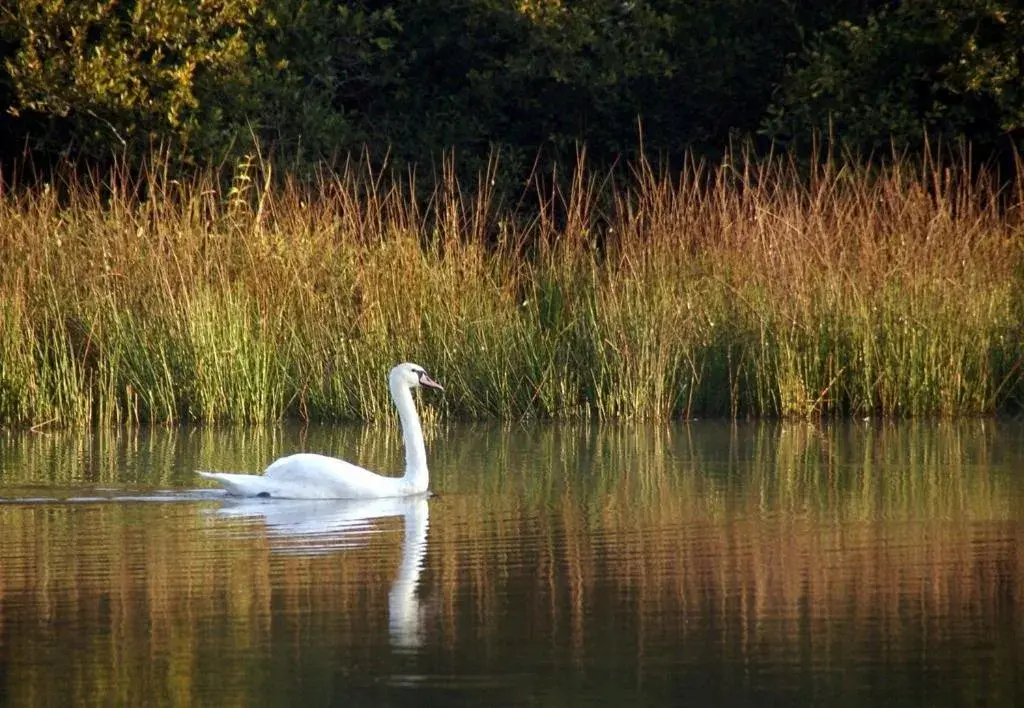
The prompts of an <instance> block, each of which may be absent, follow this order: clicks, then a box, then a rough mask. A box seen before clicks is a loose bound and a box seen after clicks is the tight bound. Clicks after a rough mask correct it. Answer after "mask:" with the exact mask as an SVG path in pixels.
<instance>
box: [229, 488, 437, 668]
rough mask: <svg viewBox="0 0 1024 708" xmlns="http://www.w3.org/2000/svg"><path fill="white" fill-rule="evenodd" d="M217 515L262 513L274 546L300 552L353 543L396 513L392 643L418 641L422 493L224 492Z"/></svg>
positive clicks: (362, 541) (425, 510) (425, 509)
mask: <svg viewBox="0 0 1024 708" xmlns="http://www.w3.org/2000/svg"><path fill="white" fill-rule="evenodd" d="M217 513H218V515H222V516H230V517H241V518H246V517H248V518H261V519H262V520H263V522H264V523H265V524H266V530H267V537H268V539H269V540H270V544H271V548H272V549H273V550H274V551H275V552H283V553H297V554H303V555H309V554H323V553H330V552H332V551H337V550H341V549H345V548H356V547H359V546H364V545H366V543H367V538H368V536H370V535H372V534H374V533H378V532H379V530H378V528H377V521H378V520H379V519H383V518H387V517H391V516H401V517H402V519H403V521H404V526H405V532H404V535H403V537H402V560H401V563H400V564H399V566H398V573H397V575H396V576H395V580H394V582H393V583H392V584H391V591H390V592H389V593H388V616H389V621H388V627H389V631H390V635H391V644H392V645H393V646H395V647H399V648H416V647H419V646H420V645H421V644H422V640H423V636H422V610H421V607H420V600H419V598H418V597H417V596H416V589H417V586H418V585H419V578H420V571H421V570H422V569H423V558H424V556H426V552H427V527H428V521H429V505H428V503H427V497H426V495H420V496H415V497H397V498H394V499H367V500H269V499H251V498H249V499H232V498H226V499H225V500H224V505H223V506H222V507H221V508H220V509H218V511H217Z"/></svg>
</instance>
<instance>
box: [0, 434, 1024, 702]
mask: <svg viewBox="0 0 1024 708" xmlns="http://www.w3.org/2000/svg"><path fill="white" fill-rule="evenodd" d="M322 432H323V437H322V438H316V437H315V436H314V440H312V441H309V440H307V443H310V444H324V445H327V446H330V445H332V444H334V443H332V440H335V438H332V434H331V433H330V431H322ZM391 433H392V431H378V432H377V433H373V432H369V433H366V432H364V433H360V435H359V436H358V437H359V440H358V443H359V445H358V447H359V451H360V452H361V453H362V454H364V455H365V457H366V458H367V459H369V460H373V461H381V462H386V461H389V460H390V461H393V462H396V461H398V460H399V459H400V449H399V447H400V445H399V441H398V440H397V439H395V438H396V436H394V435H392V434H391ZM345 435H347V433H343V434H342V436H343V437H344V436H345ZM284 437H285V438H286V439H287V440H293V438H292V437H291V436H290V434H285V435H284ZM172 439H173V440H174V441H175V442H174V443H173V444H170V443H167V442H166V441H165V443H159V442H158V441H156V440H154V441H151V442H149V443H147V444H150V445H152V446H153V449H154V450H166V451H172V450H173V451H174V454H175V455H179V456H181V457H182V458H183V459H186V460H188V461H189V462H188V463H189V464H190V463H191V461H192V460H193V459H194V458H197V457H198V458H205V457H206V456H207V455H208V454H209V455H212V454H213V453H207V452H206V451H205V450H204V449H203V446H204V445H206V444H208V443H209V442H211V441H212V442H217V441H218V440H219V438H218V437H217V436H216V435H213V437H212V438H211V439H210V440H208V439H207V436H206V434H205V433H204V434H199V435H197V436H191V437H190V436H188V435H184V434H182V433H179V434H178V436H177V437H175V435H173V434H169V436H168V440H172ZM12 440H16V439H13V438H12ZM71 440H73V441H74V442H73V443H72V447H74V449H80V446H81V444H82V443H81V441H80V440H78V439H74V438H72V439H71ZM247 440H249V439H248V438H247ZM256 440H257V442H252V443H251V444H252V445H254V446H256V447H260V446H262V445H266V444H267V443H266V441H262V442H260V441H259V439H258V438H257V439H256ZM1018 440H1019V430H1017V429H1010V430H1005V429H1000V428H999V427H993V423H991V422H970V423H959V424H944V425H941V426H927V425H894V426H882V427H874V426H841V427H835V428H830V427H825V428H818V427H808V426H802V425H795V426H767V425H758V426H752V427H734V426H730V425H718V424H708V425H706V426H703V427H701V426H692V427H673V428H660V427H639V426H638V427H610V428H606V427H599V426H593V427H586V426H557V427H536V428H533V427H531V428H525V429H510V428H475V429H468V430H459V429H453V430H449V431H447V432H442V433H439V434H438V439H437V441H436V443H435V445H434V448H433V450H432V462H433V465H434V469H435V470H436V471H437V478H436V482H437V486H438V488H439V489H441V490H442V492H443V494H442V495H441V496H440V497H439V498H437V499H434V500H432V501H431V502H430V533H429V538H428V549H427V555H426V561H425V571H424V574H423V576H422V578H421V586H420V589H419V597H420V599H421V601H422V603H423V606H424V607H425V608H426V623H425V625H424V628H425V637H426V644H425V647H426V648H425V649H424V651H426V652H435V651H436V652H437V654H438V656H439V657H440V658H439V659H437V661H438V662H440V664H437V665H438V666H443V667H446V668H441V669H438V670H439V671H461V670H465V671H472V670H474V669H477V670H479V669H480V667H486V668H487V670H489V671H491V672H495V671H501V670H509V671H512V670H515V667H517V666H524V665H529V660H530V657H540V660H542V661H543V662H546V665H552V666H566V667H570V666H576V667H585V666H587V665H588V664H587V661H588V657H593V656H595V655H598V654H602V653H608V654H610V655H613V656H614V657H615V661H616V662H618V663H619V664H620V665H621V666H620V668H621V669H623V670H624V671H628V672H629V675H631V676H633V675H634V674H635V675H636V676H637V677H638V678H642V676H643V674H644V673H645V672H647V673H651V672H655V673H656V672H658V671H664V668H663V667H664V666H665V665H671V661H672V660H673V659H672V657H675V660H680V657H689V658H690V659H691V660H692V661H695V662H698V663H699V662H720V663H721V662H725V663H729V662H736V663H739V664H745V665H748V666H749V665H752V664H757V663H758V662H766V661H770V662H776V663H777V664H778V665H780V666H794V665H797V664H800V663H801V662H803V663H804V665H807V664H810V663H813V664H815V665H818V666H826V667H828V666H832V667H844V666H848V665H854V664H856V663H857V662H863V661H865V660H866V659H865V657H867V658H868V659H874V660H878V661H882V662H886V661H892V662H893V663H895V664H899V663H900V662H915V661H917V662H928V661H931V662H933V663H934V662H938V663H939V664H943V663H948V665H950V666H954V665H959V666H960V667H961V670H962V671H964V672H969V670H970V667H972V666H976V665H979V666H980V664H981V663H983V662H988V663H987V669H986V670H987V671H989V672H990V677H1006V676H1011V677H1012V675H1013V670H1014V667H1015V653H1014V652H1018V653H1019V648H1020V641H1019V640H1018V639H1017V637H1020V636H1021V633H1022V632H1024V626H1022V620H1021V618H1022V617H1024V614H1022V610H1024V577H1022V574H1024V563H1022V560H1024V559H1022V558H1021V552H1020V550H1019V548H1020V546H1021V543H1022V542H1024V538H1022V537H1021V530H1020V516H1021V511H1020V510H1021V505H1020V500H1021V499H1022V492H1021V482H1019V481H1018V480H1017V478H1016V476H1014V475H1012V474H1009V472H1011V471H1012V470H1013V469H1015V468H1016V467H1018V466H1019V461H1020V458H1021V455H1020V449H1019V443H1018ZM38 444H39V443H37V442H35V441H33V442H30V443H24V444H23V443H21V442H15V445H14V446H13V448H10V447H9V448H8V450H9V453H10V450H11V449H14V450H19V449H20V450H25V449H35V448H34V447H33V446H35V445H38ZM224 444H231V445H236V446H238V449H239V450H240V453H239V454H240V455H242V456H245V455H249V454H250V449H251V448H250V447H246V445H248V444H249V443H245V442H244V441H243V442H238V441H235V442H230V443H229V442H228V439H225V441H224ZM275 444H277V443H275ZM19 446H20V447H19ZM197 446H198V447H197ZM115 447H117V445H115ZM33 454H36V453H33ZM124 456H125V453H124V452H123V451H120V452H116V453H114V452H112V453H111V458H112V459H121V458H123V457H124ZM34 459H37V458H35V457H31V456H30V455H24V456H19V455H18V454H15V455H13V456H12V455H11V454H8V462H12V461H13V463H14V465H15V466H16V465H18V464H20V463H21V461H22V460H24V461H29V460H34ZM104 459H107V458H104ZM246 464H248V463H246ZM166 466H167V467H173V464H172V463H171V461H170V460H169V459H168V460H167V461H166ZM25 476H26V477H27V478H32V476H33V475H32V474H26V475H25ZM202 506H204V507H208V505H202ZM154 509H155V507H153V506H151V505H124V504H104V505H95V506H92V507H88V506H86V507H82V506H77V507H72V506H60V505H40V506H35V507H24V506H21V507H18V506H0V538H2V539H3V550H4V552H3V556H2V557H0V638H2V639H0V660H2V661H4V662H6V663H7V665H8V667H9V668H7V671H6V673H7V679H6V680H7V683H8V697H9V698H10V699H11V700H12V702H13V703H14V704H19V705H20V704H28V703H35V702H47V701H50V702H52V701H53V700H54V697H55V696H57V695H60V696H64V697H65V698H69V697H70V698H74V699H75V700H76V702H81V703H86V704H88V703H89V702H91V701H95V700H96V697H97V696H105V697H110V696H113V697H114V701H115V702H117V703H121V704H126V703H137V702H139V701H140V700H143V699H147V700H150V699H152V700H158V701H162V702H168V703H189V702H191V701H194V700H195V698H196V696H199V695H210V692H212V691H215V690H216V691H217V695H225V692H226V694H232V695H234V696H235V699H234V701H233V702H234V703H235V704H238V705H241V704H246V703H250V702H251V701H252V700H253V699H254V697H258V698H261V699H262V698H267V699H269V698H273V697H274V696H275V695H276V694H275V692H280V693H281V695H284V694H285V693H286V692H287V690H294V688H295V684H294V680H295V679H294V674H295V671H296V667H307V669H306V670H307V671H308V670H309V668H308V667H310V666H313V667H319V670H320V671H321V673H322V674H323V678H322V680H324V681H328V682H329V681H330V680H331V676H333V675H334V673H333V672H336V671H338V670H340V667H352V671H354V672H358V671H363V670H369V668H368V667H374V666H380V665H381V663H380V662H381V661H382V660H383V659H382V657H387V656H389V654H388V653H387V652H388V651H389V650H388V648H387V642H388V619H387V616H388V591H389V588H390V586H391V583H392V581H393V580H394V577H395V573H396V569H397V568H398V565H399V562H400V547H401V536H402V530H401V529H402V524H401V521H400V520H399V519H390V520H384V521H382V522H380V524H379V525H380V528H382V529H383V530H384V533H382V534H379V535H376V536H373V537H372V538H371V545H370V546H369V547H367V548H364V549H356V550H353V551H346V552H344V553H339V554H332V555H328V556H317V557H301V556H292V555H283V556H282V555H273V554H272V553H271V549H270V547H269V544H268V541H267V538H266V536H265V535H264V534H262V533H261V527H260V526H259V524H253V523H249V522H246V523H243V524H239V522H237V521H236V522H230V523H229V522H225V521H223V520H218V519H216V518H215V517H213V516H211V515H208V514H203V513H200V510H199V509H197V508H196V506H195V505H190V504H177V505H163V506H160V507H159V510H158V511H155V510H154ZM225 524H228V525H227V526H225ZM231 524H234V525H231ZM226 531H228V532H226ZM239 531H246V532H247V533H246V534H239V533H238V532H239ZM254 531H255V532H257V533H255V535H253V534H252V532H254ZM368 627H369V629H368ZM97 629H98V630H99V631H97ZM964 631H974V632H976V633H977V636H978V637H981V636H983V637H984V641H985V642H987V643H988V646H990V647H991V650H990V651H985V652H980V653H979V652H975V653H973V654H971V653H967V654H965V655H963V656H958V655H956V653H955V652H956V648H957V647H959V646H965V645H966V644H967V643H969V641H970V639H965V638H962V637H960V636H958V634H959V633H962V632H964ZM373 637H376V638H377V639H376V640H373ZM975 638H977V637H975ZM666 662H667V664H666ZM958 662H959V663H958ZM658 667H662V668H660V669H659V668H658ZM978 670H979V671H980V670H981V669H980V668H979V669H978ZM55 671H59V672H60V674H61V676H63V677H65V678H66V680H62V681H61V682H55V681H54V680H53V677H54V675H55ZM736 678H737V680H744V679H743V678H742V676H741V675H740V674H737V677H736ZM748 680H749V679H748ZM993 680H996V679H993ZM314 683H315V681H314ZM225 703H226V704H231V703H232V701H230V700H226V701H225Z"/></svg>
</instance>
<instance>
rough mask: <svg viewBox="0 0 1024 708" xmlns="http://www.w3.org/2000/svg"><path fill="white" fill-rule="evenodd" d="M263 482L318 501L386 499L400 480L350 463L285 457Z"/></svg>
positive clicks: (309, 455)
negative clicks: (318, 499) (329, 499)
mask: <svg viewBox="0 0 1024 708" xmlns="http://www.w3.org/2000/svg"><path fill="white" fill-rule="evenodd" d="M263 478H264V479H265V480H267V481H268V482H272V483H273V484H275V485H279V486H281V487H287V488H288V489H290V490H292V492H293V493H295V492H301V494H300V496H310V497H319V498H349V497H357V498H358V497H383V496H390V495H391V494H394V493H396V492H395V490H396V489H397V487H398V484H399V482H400V480H399V479H398V478H394V477H382V476H381V475H379V474H374V473H373V472H370V471H369V470H365V469H363V468H362V467H359V466H357V465H353V464H352V463H350V462H345V461H344V460H339V459H337V458H335V457H326V456H324V455H316V454H313V453H298V454H295V455H289V456H288V457H282V458H281V459H279V460H276V461H275V462H273V463H272V464H271V465H270V466H269V467H267V469H266V470H265V471H264V472H263ZM393 488H394V489H393Z"/></svg>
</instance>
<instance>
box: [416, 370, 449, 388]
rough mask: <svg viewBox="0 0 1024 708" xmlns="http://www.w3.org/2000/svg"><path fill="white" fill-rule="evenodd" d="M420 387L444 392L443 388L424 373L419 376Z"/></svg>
mask: <svg viewBox="0 0 1024 708" xmlns="http://www.w3.org/2000/svg"><path fill="white" fill-rule="evenodd" d="M420 386H423V387H424V388H436V389H437V390H438V391H443V390H444V386H442V385H441V384H439V383H438V382H437V381H434V379H432V378H430V377H429V376H427V374H426V372H424V373H422V374H420Z"/></svg>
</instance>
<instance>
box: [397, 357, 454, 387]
mask: <svg viewBox="0 0 1024 708" xmlns="http://www.w3.org/2000/svg"><path fill="white" fill-rule="evenodd" d="M388 380H389V381H390V382H391V385H392V386H394V385H395V384H398V385H401V386H405V387H406V388H418V387H420V386H422V387H423V388H436V389H437V390H438V391H443V390H444V387H443V386H442V385H441V384H439V383H438V382H437V381H434V379H432V378H430V377H429V376H428V375H427V371H426V369H424V368H423V367H422V366H420V365H419V364H411V363H409V362H406V363H404V364H399V365H398V366H396V367H395V368H393V369H392V370H391V373H390V374H389V375H388Z"/></svg>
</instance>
